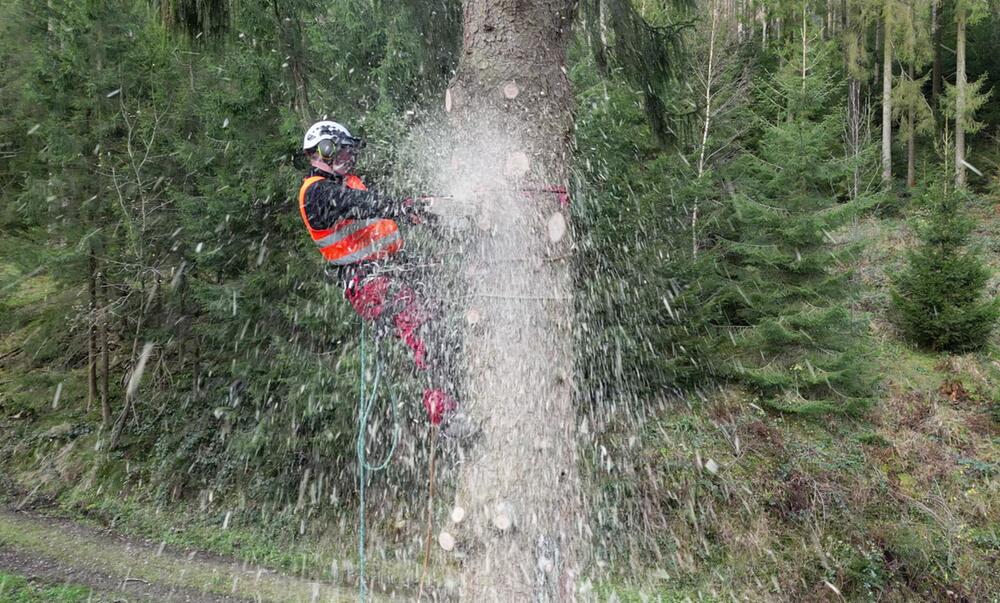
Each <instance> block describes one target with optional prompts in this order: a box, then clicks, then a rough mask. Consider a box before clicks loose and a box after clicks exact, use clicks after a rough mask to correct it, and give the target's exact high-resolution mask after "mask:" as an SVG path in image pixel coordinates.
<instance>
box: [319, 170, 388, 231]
mask: <svg viewBox="0 0 1000 603" xmlns="http://www.w3.org/2000/svg"><path fill="white" fill-rule="evenodd" d="M305 206H306V218H307V219H308V220H309V225H310V226H312V227H313V228H315V229H317V230H322V229H324V228H330V227H331V226H333V225H334V224H335V223H336V222H337V221H338V220H342V219H348V220H361V219H370V218H392V219H394V218H398V217H401V216H403V215H405V214H406V213H407V212H406V209H405V208H404V207H403V203H402V202H401V201H397V200H395V199H390V198H387V197H385V196H383V195H380V194H379V193H376V192H374V191H360V190H355V189H352V188H347V187H346V186H344V185H343V183H341V182H338V181H335V180H329V179H327V180H317V181H316V182H314V183H312V184H311V185H310V186H309V188H308V189H306V197H305Z"/></svg>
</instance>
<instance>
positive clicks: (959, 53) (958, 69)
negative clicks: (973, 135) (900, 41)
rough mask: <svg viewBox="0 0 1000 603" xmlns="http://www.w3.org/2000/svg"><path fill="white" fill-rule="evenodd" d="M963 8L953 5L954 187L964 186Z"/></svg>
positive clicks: (964, 83)
mask: <svg viewBox="0 0 1000 603" xmlns="http://www.w3.org/2000/svg"><path fill="white" fill-rule="evenodd" d="M965 13H966V10H965V6H963V5H962V3H961V2H956V3H955V30H956V35H955V186H956V187H958V188H962V187H964V186H965V93H966V78H965V19H966V17H965Z"/></svg>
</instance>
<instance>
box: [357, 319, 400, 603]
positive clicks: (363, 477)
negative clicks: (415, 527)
mask: <svg viewBox="0 0 1000 603" xmlns="http://www.w3.org/2000/svg"><path fill="white" fill-rule="evenodd" d="M367 337H368V335H367V329H366V328H365V323H364V322H362V323H361V345H360V348H361V350H360V351H361V379H360V394H361V395H360V396H359V398H358V440H357V453H358V498H359V501H358V502H359V504H358V507H359V509H360V510H359V513H358V515H359V517H358V600H359V601H361V602H362V603H364V601H365V599H366V598H367V596H368V592H367V587H366V586H365V561H366V558H365V487H366V485H367V482H368V476H369V475H370V474H372V473H375V472H377V471H381V470H383V469H385V468H386V467H388V466H389V461H390V460H392V455H393V454H394V453H395V452H396V444H397V443H399V415H398V413H399V410H398V408H397V404H396V401H395V400H393V401H392V404H391V406H392V423H393V430H392V442H391V444H390V446H389V452H388V453H386V455H385V458H384V459H383V460H382V461H381V462H379V463H377V464H375V465H371V464H369V463H368V453H367V450H366V448H367V435H368V420H369V419H370V418H371V414H372V411H373V410H374V408H375V402H376V400H377V398H378V385H379V381H380V380H381V378H382V355H381V354H380V353H379V346H378V343H377V341H376V346H375V376H374V378H373V379H372V383H371V391H370V392H368V391H366V390H368V387H367V386H368V377H367V375H366V371H365V340H366V339H367Z"/></svg>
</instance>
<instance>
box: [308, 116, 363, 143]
mask: <svg viewBox="0 0 1000 603" xmlns="http://www.w3.org/2000/svg"><path fill="white" fill-rule="evenodd" d="M344 139H346V140H357V139H356V138H354V137H353V136H351V133H350V132H349V131H348V130H347V128H345V127H344V126H342V125H340V124H338V123H337V122H335V121H327V120H324V121H318V122H316V123H314V124H313V125H311V126H309V129H308V130H306V135H305V137H304V138H303V139H302V150H304V151H308V150H309V149H311V148H313V147H315V146H316V145H318V144H319V143H320V141H321V140H332V141H334V142H336V143H337V144H340V143H341V141H342V140H344Z"/></svg>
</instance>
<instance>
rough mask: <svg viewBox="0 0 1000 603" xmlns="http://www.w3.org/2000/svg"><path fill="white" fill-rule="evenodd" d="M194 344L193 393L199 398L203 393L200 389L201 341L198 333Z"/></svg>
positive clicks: (192, 366)
mask: <svg viewBox="0 0 1000 603" xmlns="http://www.w3.org/2000/svg"><path fill="white" fill-rule="evenodd" d="M192 346H193V347H194V351H193V352H192V354H193V355H194V362H193V363H192V365H191V395H192V396H193V397H194V399H195V400H197V399H198V396H199V394H200V393H201V392H200V389H199V388H200V384H199V382H200V381H201V342H200V340H199V339H198V336H197V335H195V336H194V341H193V343H192Z"/></svg>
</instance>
